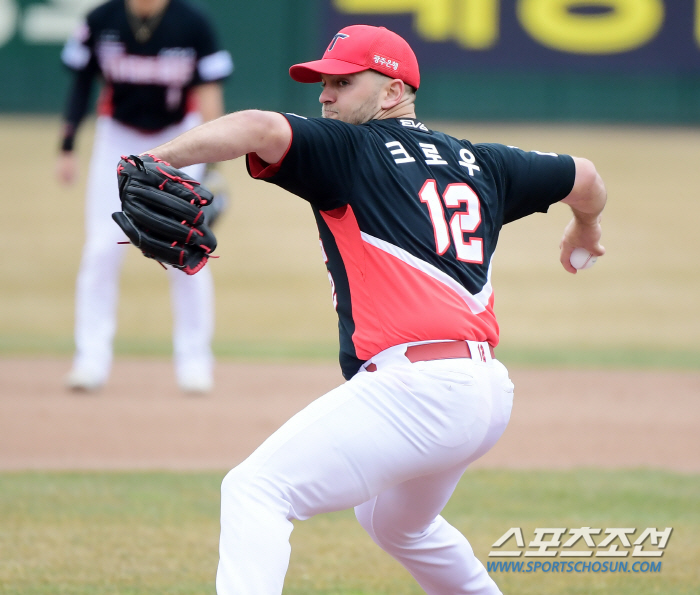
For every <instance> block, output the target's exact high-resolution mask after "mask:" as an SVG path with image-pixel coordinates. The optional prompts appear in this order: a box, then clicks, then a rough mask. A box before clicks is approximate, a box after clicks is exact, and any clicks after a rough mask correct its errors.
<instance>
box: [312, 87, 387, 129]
mask: <svg viewBox="0 0 700 595" xmlns="http://www.w3.org/2000/svg"><path fill="white" fill-rule="evenodd" d="M378 96H379V89H377V91H376V92H375V93H373V94H372V95H371V96H370V97H368V98H367V99H365V101H363V102H362V103H361V104H360V105H359V106H358V107H357V108H355V109H354V110H353V111H351V112H349V113H347V114H339V113H338V112H336V111H333V109H332V108H331V109H330V111H329V112H327V111H326V107H325V106H322V107H321V117H323V118H328V119H333V120H340V121H341V122H346V123H347V124H355V125H359V124H364V123H365V122H369V121H370V120H372V119H374V117H375V116H376V115H377V113H378V111H379V110H378V109H377V99H378ZM327 113H328V115H327Z"/></svg>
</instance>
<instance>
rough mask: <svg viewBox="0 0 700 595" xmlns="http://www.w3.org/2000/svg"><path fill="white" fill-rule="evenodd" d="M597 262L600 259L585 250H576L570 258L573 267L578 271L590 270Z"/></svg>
mask: <svg viewBox="0 0 700 595" xmlns="http://www.w3.org/2000/svg"><path fill="white" fill-rule="evenodd" d="M596 260H598V257H597V256H593V255H592V254H591V253H590V252H589V251H588V250H586V249H585V248H574V251H573V252H572V253H571V256H570V257H569V262H571V266H572V267H574V268H575V269H578V270H581V269H590V268H591V267H592V266H593V265H594V264H595V261H596Z"/></svg>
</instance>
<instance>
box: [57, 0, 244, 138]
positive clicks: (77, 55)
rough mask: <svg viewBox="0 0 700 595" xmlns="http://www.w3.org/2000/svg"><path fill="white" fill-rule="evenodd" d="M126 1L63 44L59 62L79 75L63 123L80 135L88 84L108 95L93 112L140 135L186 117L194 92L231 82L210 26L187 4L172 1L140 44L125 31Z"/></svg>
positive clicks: (96, 14) (96, 13)
mask: <svg viewBox="0 0 700 595" xmlns="http://www.w3.org/2000/svg"><path fill="white" fill-rule="evenodd" d="M125 4H126V3H125V2H124V0H110V1H109V2H106V3H105V4H102V5H100V6H98V7H97V8H95V9H94V10H93V11H92V12H90V13H89V14H88V15H87V17H86V19H85V22H84V23H83V24H82V25H81V26H80V27H79V28H78V30H77V31H76V33H75V34H74V35H73V37H72V38H71V39H69V40H68V42H67V43H66V45H65V47H64V48H63V52H62V54H61V58H62V60H63V62H64V64H65V65H66V66H68V67H69V68H70V69H72V70H74V71H75V72H76V73H77V76H76V83H75V85H74V89H73V93H72V95H71V98H70V101H69V103H68V107H67V110H66V120H67V122H68V123H69V124H72V125H73V126H74V127H77V125H78V124H79V122H80V120H81V119H82V117H83V116H84V114H85V110H86V106H87V101H88V94H89V89H90V86H91V84H92V81H93V79H94V78H95V77H96V76H98V75H99V76H101V77H102V78H103V79H104V82H105V87H104V89H103V92H102V94H101V96H100V103H99V106H98V110H99V111H100V113H102V114H109V115H111V116H112V117H113V118H115V119H116V120H118V121H119V122H122V123H123V124H126V125H128V126H131V127H133V128H137V129H139V130H144V131H157V130H161V129H163V128H165V127H167V126H170V125H172V124H176V123H178V122H180V121H181V120H182V119H183V117H184V116H185V114H186V112H187V111H191V110H190V109H189V108H190V105H189V104H188V101H189V92H190V91H191V89H192V88H193V87H194V86H195V85H198V84H201V83H207V82H215V81H220V80H222V79H224V78H226V77H227V76H228V75H229V74H231V72H232V70H233V63H232V60H231V56H230V54H229V53H228V52H227V51H226V50H222V49H221V48H220V47H219V45H218V43H217V41H216V35H215V33H214V30H213V28H212V26H211V25H210V23H209V20H208V19H207V18H206V17H205V15H204V14H203V13H202V12H201V11H200V10H199V9H197V8H195V7H194V6H191V5H190V4H188V3H187V2H185V1H184V0H170V2H169V3H168V5H167V7H166V9H165V11H164V13H163V15H162V18H161V20H160V22H159V23H158V24H157V26H156V27H155V29H154V30H153V32H152V34H151V36H150V37H149V38H148V39H147V40H146V41H145V42H143V43H141V42H139V41H137V40H136V37H135V35H134V33H133V31H132V29H131V26H130V24H129V19H128V16H127V12H126V6H125Z"/></svg>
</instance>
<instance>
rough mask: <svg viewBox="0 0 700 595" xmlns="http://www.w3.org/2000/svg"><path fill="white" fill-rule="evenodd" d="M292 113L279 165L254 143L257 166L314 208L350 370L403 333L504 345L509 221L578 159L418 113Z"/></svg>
mask: <svg viewBox="0 0 700 595" xmlns="http://www.w3.org/2000/svg"><path fill="white" fill-rule="evenodd" d="M286 118H287V120H288V122H289V124H290V126H291V129H292V141H291V144H290V146H289V149H288V151H287V153H286V155H285V156H284V158H283V159H282V160H281V161H280V162H279V163H277V164H274V165H268V164H266V163H264V162H262V161H261V160H260V159H259V158H258V157H257V155H255V154H251V155H249V156H248V170H249V172H250V174H251V175H252V176H253V177H256V178H262V179H265V180H267V181H268V182H272V183H273V184H276V185H278V186H280V187H282V188H284V189H286V190H289V191H290V192H293V193H294V194H297V195H298V196H300V197H302V198H304V199H306V200H307V201H309V203H311V206H312V207H313V211H314V214H315V216H316V221H317V224H318V228H319V231H320V238H321V244H322V249H323V256H324V259H325V260H326V264H327V267H328V271H329V277H330V278H331V284H332V286H333V300H334V305H335V307H336V310H337V312H338V317H339V330H340V364H341V368H342V370H343V375H344V376H345V377H346V378H350V377H352V376H353V375H354V374H355V373H356V372H357V371H358V369H359V367H360V366H361V365H362V364H363V363H364V362H365V361H366V360H368V359H370V358H371V357H372V356H374V355H375V354H377V353H378V352H380V351H382V350H384V349H386V348H388V347H391V346H393V345H397V344H401V343H408V342H413V341H430V340H441V339H442V340H448V339H453V340H473V341H488V342H489V343H490V344H491V345H493V346H495V345H496V344H497V343H498V323H497V322H496V318H495V315H494V311H493V303H494V295H493V288H492V287H491V260H492V258H493V254H494V251H495V249H496V243H497V241H498V236H499V233H500V230H501V227H502V226H503V225H504V224H505V223H508V222H510V221H514V220H516V219H519V218H521V217H524V216H526V215H529V214H531V213H534V212H546V211H547V209H548V208H549V205H551V204H552V203H554V202H557V201H559V200H561V199H563V198H565V197H566V196H567V195H568V194H569V193H570V192H571V189H572V187H573V184H574V178H575V173H576V170H575V165H574V161H573V159H572V158H571V157H569V156H568V155H557V154H554V153H539V152H526V151H522V150H520V149H518V148H516V147H507V146H504V145H500V144H472V143H470V142H469V141H467V140H458V139H456V138H453V137H451V136H449V135H447V134H444V133H441V132H436V131H432V130H429V129H428V128H427V127H426V126H425V125H424V124H422V123H421V122H419V121H417V120H414V119H408V118H404V119H389V120H372V121H370V122H368V123H366V124H362V125H359V126H356V125H351V124H346V123H344V122H340V121H337V120H331V119H320V118H315V119H306V118H302V117H299V116H295V115H292V114H287V115H286Z"/></svg>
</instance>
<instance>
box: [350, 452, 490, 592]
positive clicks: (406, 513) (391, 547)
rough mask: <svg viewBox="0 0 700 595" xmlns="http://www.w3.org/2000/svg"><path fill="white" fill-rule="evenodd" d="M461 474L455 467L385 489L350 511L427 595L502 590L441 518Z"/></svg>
mask: <svg viewBox="0 0 700 595" xmlns="http://www.w3.org/2000/svg"><path fill="white" fill-rule="evenodd" d="M463 471H464V467H463V466H461V465H460V466H458V467H455V468H454V469H450V470H448V471H445V472H442V473H438V474H435V475H430V476H425V477H420V478H417V479H413V480H410V481H408V482H406V483H403V484H401V485H399V486H395V487H393V488H389V489H388V490H386V491H384V492H382V493H381V494H379V495H378V496H376V497H375V498H372V499H371V500H370V501H368V502H365V503H364V504H361V505H360V506H358V507H356V508H355V514H356V516H357V519H358V521H360V524H361V525H362V526H363V527H364V529H365V530H366V531H367V532H368V533H369V535H370V537H372V539H373V541H374V542H375V543H376V544H377V545H379V546H380V547H381V548H382V549H383V550H384V551H386V552H387V553H389V554H390V555H391V556H393V557H394V558H395V559H396V560H398V561H399V562H400V563H401V564H402V565H403V566H404V567H405V568H406V569H407V570H408V571H409V572H410V573H411V575H412V576H413V577H414V578H415V579H416V581H417V582H418V584H420V586H421V587H422V588H423V589H424V590H425V592H426V593H428V595H498V594H500V593H501V591H500V590H499V589H498V587H497V586H496V583H494V581H493V580H492V579H491V577H490V576H489V575H488V573H487V572H486V569H485V568H484V565H483V564H482V563H481V562H480V561H479V560H478V559H477V558H476V556H475V555H474V551H473V550H472V547H471V545H470V544H469V542H468V541H467V539H466V537H465V536H464V535H462V534H461V533H460V532H459V531H458V530H457V529H455V528H454V527H453V526H452V525H450V524H449V523H448V522H447V521H446V520H445V519H444V518H443V517H442V516H440V514H439V513H440V511H441V510H442V509H443V507H444V506H445V504H446V503H447V501H448V500H449V498H450V496H451V495H452V492H453V491H454V488H455V486H456V485H457V482H458V481H459V478H460V477H461V475H462V473H463Z"/></svg>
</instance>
